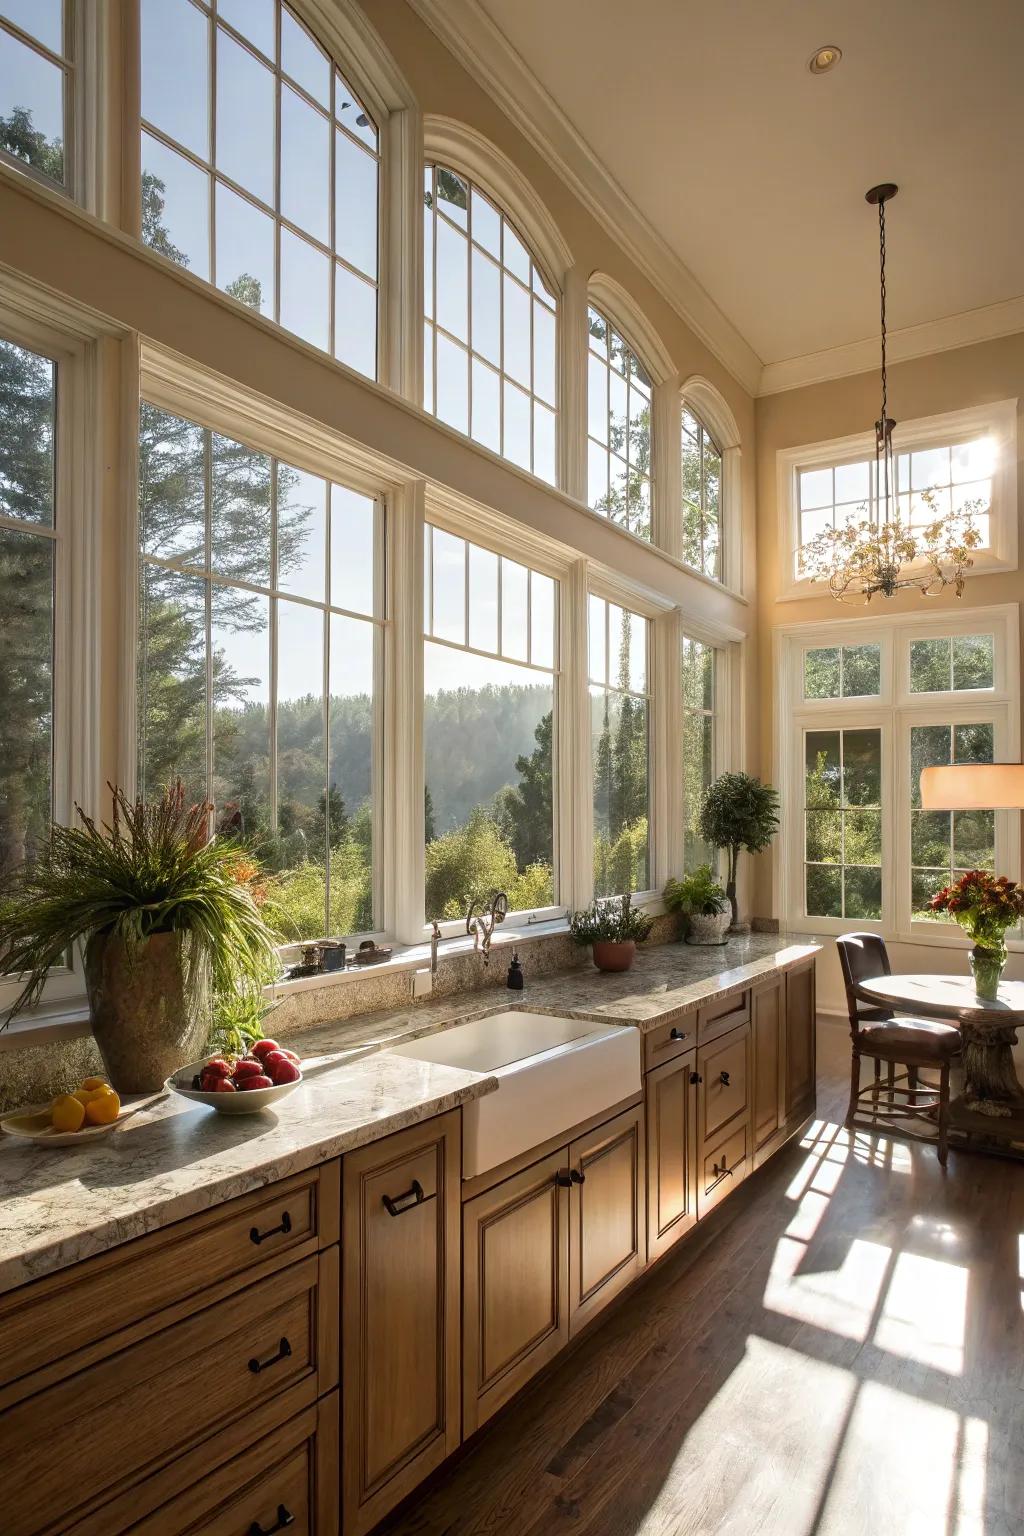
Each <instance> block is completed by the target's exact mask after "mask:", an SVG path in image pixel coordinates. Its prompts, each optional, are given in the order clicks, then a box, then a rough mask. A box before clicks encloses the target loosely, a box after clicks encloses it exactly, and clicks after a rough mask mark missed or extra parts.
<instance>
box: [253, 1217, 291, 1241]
mask: <svg viewBox="0 0 1024 1536" xmlns="http://www.w3.org/2000/svg"><path fill="white" fill-rule="evenodd" d="M291 1229H292V1219H291V1217H290V1216H289V1214H288V1212H287V1211H285V1212H284V1214H283V1215H282V1217H281V1220H280V1222H279V1223H278V1225H277V1226H276V1227H268V1228H267V1230H266V1231H265V1232H261V1231H260V1229H259V1227H250V1228H249V1241H250V1243H255V1244H256V1246H257V1247H259V1245H260V1243H265V1242H266V1240H267V1238H268V1237H276V1236H277V1234H278V1233H279V1232H284V1233H288V1232H290V1231H291Z"/></svg>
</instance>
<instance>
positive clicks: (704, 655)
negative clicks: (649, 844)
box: [682, 635, 719, 873]
mask: <svg viewBox="0 0 1024 1536" xmlns="http://www.w3.org/2000/svg"><path fill="white" fill-rule="evenodd" d="M682 645H683V654H682V663H683V818H684V820H683V868H684V870H686V871H687V873H689V872H690V871H692V870H694V869H696V868H697V866H698V865H700V864H710V865H711V866H712V867H714V866H715V864H716V863H717V860H718V853H717V850H716V849H715V848H713V847H712V846H711V844H710V843H707V842H706V841H705V840H704V838H703V837H701V833H700V811H701V805H702V803H703V800H704V796H705V794H706V793H707V791H708V790H709V789H710V788H711V785H712V784H713V783H714V781H715V776H716V775H717V773H718V753H717V750H716V740H715V738H716V734H717V710H718V699H717V692H718V676H717V673H718V656H719V652H718V648H717V647H716V646H713V645H707V644H706V643H705V642H704V641H702V640H694V639H691V637H690V636H689V635H684V636H683V642H682Z"/></svg>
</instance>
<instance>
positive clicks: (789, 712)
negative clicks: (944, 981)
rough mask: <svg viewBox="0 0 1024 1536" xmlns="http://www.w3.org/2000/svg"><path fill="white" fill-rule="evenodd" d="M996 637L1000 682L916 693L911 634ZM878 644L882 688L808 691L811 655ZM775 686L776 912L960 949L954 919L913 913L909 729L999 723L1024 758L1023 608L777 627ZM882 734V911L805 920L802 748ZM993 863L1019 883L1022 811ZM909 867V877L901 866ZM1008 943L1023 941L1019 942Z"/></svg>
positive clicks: (794, 919) (798, 924) (1001, 749)
mask: <svg viewBox="0 0 1024 1536" xmlns="http://www.w3.org/2000/svg"><path fill="white" fill-rule="evenodd" d="M989 633H991V634H993V635H994V636H995V652H994V655H995V671H994V687H993V688H992V689H991V690H988V689H986V690H978V689H962V690H959V691H954V690H950V691H949V692H947V693H910V692H909V677H908V670H907V668H908V662H907V658H908V657H909V650H910V642H911V641H913V640H916V639H927V638H933V637H937V636H942V635H949V634H953V635H955V634H989ZM868 643H872V644H879V645H880V646H881V650H882V656H881V664H882V665H881V690H882V691H881V693H880V694H879V695H877V696H871V697H869V698H865V697H853V698H847V699H813V700H805V699H804V698H803V662H804V655H805V653H806V652H807V651H808V650H812V649H815V648H817V647H820V646H838V645H848V646H849V645H858V644H868ZM773 670H774V672H775V677H776V686H775V700H774V708H775V715H774V719H775V745H774V772H775V782H776V784H777V785H778V787H779V790H780V793H781V797H782V827H781V830H780V835H779V839H778V843H777V845H776V847H777V856H776V859H775V862H774V876H773V910H774V913H775V914H776V915H777V916H778V917H779V918H780V920H781V921H783V922H784V923H785V926H786V927H787V928H789V929H791V930H792V931H793V932H796V933H831V934H837V933H843V932H845V931H847V930H848V929H849V928H851V927H854V926H855V927H857V928H863V929H865V930H869V931H873V932H877V933H880V934H882V935H883V937H885V938H886V939H889V940H893V941H899V940H903V941H906V942H912V943H915V944H918V943H924V944H934V945H939V946H943V947H947V948H964V947H966V946H968V945H969V942H970V941H969V940H968V939H967V938H966V937H965V936H964V935H963V934H962V933H961V931H960V930H959V929H958V928H957V927H956V926H955V925H953V924H942V925H939V924H936V923H931V922H921V921H916V922H915V921H914V920H913V918H912V917H911V912H910V888H909V883H908V882H909V879H910V822H911V816H910V782H909V769H908V765H907V753H908V748H909V730H910V727H911V726H912V725H915V724H937V723H946V722H949V721H955V722H956V723H957V724H969V723H971V722H972V721H981V720H986V721H987V720H992V721H993V722H994V724H995V756H996V759H997V760H1002V761H1009V762H1013V761H1019V758H1020V747H1021V718H1020V712H1021V699H1020V622H1019V610H1018V607H1017V605H1016V604H1013V603H1007V604H1000V605H994V606H983V607H977V608H970V609H958V610H957V611H956V612H955V613H950V612H949V611H948V610H939V611H935V612H934V613H932V615H931V616H930V617H929V616H927V615H922V614H918V613H914V614H906V613H903V614H894V615H892V616H891V617H887V618H886V619H885V620H884V621H881V620H880V619H879V618H878V617H877V616H876V617H871V618H859V619H841V620H838V621H832V622H830V623H821V624H791V625H784V626H780V627H779V628H777V629H776V631H775V634H774V637H773ZM809 727H812V728H813V729H816V730H849V729H856V728H858V727H865V728H868V729H874V728H880V729H881V731H882V917H881V919H880V920H878V919H868V918H856V919H853V918H828V917H807V916H805V915H804V913H803V905H804V893H803V863H804V860H803V841H802V839H803V811H804V798H803V797H804V774H803V754H802V751H801V750H799V749H798V746H795V745H794V743H797V744H799V743H801V742H802V740H803V732H804V730H805V729H807V728H809ZM995 829H996V845H995V846H996V870H997V873H1000V874H1007V875H1009V876H1010V877H1011V878H1012V879H1020V873H1021V839H1020V813H1018V812H1014V811H997V812H996V816H995ZM901 872H902V873H901ZM1009 946H1010V948H1011V949H1024V942H1022V941H1021V940H1019V939H1015V938H1011V939H1010V940H1009Z"/></svg>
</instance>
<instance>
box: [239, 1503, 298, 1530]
mask: <svg viewBox="0 0 1024 1536" xmlns="http://www.w3.org/2000/svg"><path fill="white" fill-rule="evenodd" d="M294 1524H295V1516H294V1515H293V1514H292V1512H291V1510H290V1509H288V1508H286V1506H285V1505H284V1504H279V1505H278V1506H277V1519H276V1521H275V1522H274V1524H273V1525H260V1523H259V1521H258V1520H254V1521H253V1523H252V1525H250V1527H249V1536H273V1533H274V1532H275V1531H286V1530H287V1529H288V1527H289V1526H290V1525H294Z"/></svg>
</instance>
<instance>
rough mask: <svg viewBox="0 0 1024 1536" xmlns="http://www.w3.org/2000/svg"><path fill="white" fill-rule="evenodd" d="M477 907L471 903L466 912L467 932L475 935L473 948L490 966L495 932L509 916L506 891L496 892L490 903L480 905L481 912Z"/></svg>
mask: <svg viewBox="0 0 1024 1536" xmlns="http://www.w3.org/2000/svg"><path fill="white" fill-rule="evenodd" d="M477 906H478V903H477V902H475V901H471V902H470V904H469V907H468V909H467V911H466V932H467V933H471V934H472V935H473V948H474V949H478V950H479V951H480V953H481V954H482V955H483V957H484V964H485V965H489V964H490V959H491V939H492V938H493V937H494V930H495V928H496V927H497V926H498V924H499V923H503V922H504V921H505V918H506V917H507V916H508V897H507V896H506V895H505V892H504V891H495V893H494V895H493V896H492V897H491V899H490V901H489V902H486V903H484V902H481V903H479V906H480V910H479V912H478V911H477V910H476V909H477Z"/></svg>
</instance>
